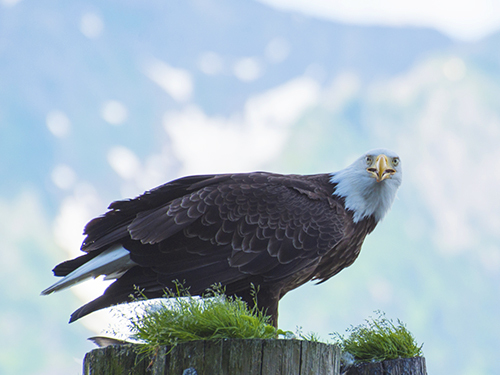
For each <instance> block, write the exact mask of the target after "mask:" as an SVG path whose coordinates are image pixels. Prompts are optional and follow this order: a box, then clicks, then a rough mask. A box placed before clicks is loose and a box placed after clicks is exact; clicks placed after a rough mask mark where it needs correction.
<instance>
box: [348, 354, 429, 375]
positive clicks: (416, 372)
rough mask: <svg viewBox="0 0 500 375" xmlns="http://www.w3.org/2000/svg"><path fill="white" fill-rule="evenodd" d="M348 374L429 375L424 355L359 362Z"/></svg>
mask: <svg viewBox="0 0 500 375" xmlns="http://www.w3.org/2000/svg"><path fill="white" fill-rule="evenodd" d="M346 375H427V368H426V366H425V358H424V357H414V358H400V359H392V360H387V361H382V362H369V363H359V364H356V365H354V366H352V367H350V368H349V369H348V371H347V372H346Z"/></svg>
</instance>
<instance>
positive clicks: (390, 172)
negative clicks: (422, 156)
mask: <svg viewBox="0 0 500 375" xmlns="http://www.w3.org/2000/svg"><path fill="white" fill-rule="evenodd" d="M402 177H403V172H402V168H401V160H400V158H399V156H398V155H397V154H396V153H395V152H393V151H390V150H386V149H375V150H371V151H368V152H367V153H365V154H364V155H363V156H361V157H360V158H359V159H357V160H356V161H355V162H354V163H352V164H351V165H350V166H348V167H347V168H345V169H342V170H341V171H338V172H335V173H332V177H331V179H330V181H331V182H332V183H335V184H337V186H336V187H335V191H334V194H335V195H338V196H341V197H343V198H344V199H345V204H346V208H348V209H349V210H351V211H353V212H354V217H353V219H354V222H356V223H357V222H358V221H360V220H362V219H364V218H366V217H369V216H372V215H373V216H374V218H375V220H376V221H377V222H379V221H380V220H381V219H382V218H383V217H384V216H385V214H386V213H387V211H389V209H390V208H391V205H392V202H393V201H394V198H396V192H397V191H398V188H399V186H400V185H401V181H402Z"/></svg>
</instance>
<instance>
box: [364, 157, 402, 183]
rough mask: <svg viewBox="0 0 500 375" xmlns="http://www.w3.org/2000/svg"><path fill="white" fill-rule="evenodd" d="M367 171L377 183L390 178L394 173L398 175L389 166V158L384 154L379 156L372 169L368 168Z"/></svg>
mask: <svg viewBox="0 0 500 375" xmlns="http://www.w3.org/2000/svg"><path fill="white" fill-rule="evenodd" d="M366 170H367V172H368V173H370V174H371V175H372V176H373V177H374V178H376V179H377V182H380V181H383V180H385V179H386V178H390V177H391V176H392V175H393V174H394V173H396V171H395V170H394V169H393V168H392V167H391V166H390V165H389V158H388V157H387V156H385V155H384V154H380V155H379V156H377V157H376V159H375V162H373V163H372V165H371V166H370V167H368V168H366Z"/></svg>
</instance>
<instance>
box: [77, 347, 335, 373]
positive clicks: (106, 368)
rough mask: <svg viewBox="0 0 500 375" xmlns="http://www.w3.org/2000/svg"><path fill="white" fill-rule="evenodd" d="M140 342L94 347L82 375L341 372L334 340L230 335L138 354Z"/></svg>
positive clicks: (86, 358)
mask: <svg viewBox="0 0 500 375" xmlns="http://www.w3.org/2000/svg"><path fill="white" fill-rule="evenodd" d="M137 349H138V347H137V346H136V345H113V346H108V347H105V348H99V349H94V350H92V351H91V352H89V353H87V355H86V356H85V360H84V366H83V373H84V375H101V374H102V375H104V374H106V375H123V374H129V375H146V374H148V375H214V374H221V375H224V374H227V375H240V374H249V375H250V374H251V375H271V374H272V375H290V374H294V375H295V374H296V375H338V374H339V369H340V349H339V347H338V346H336V345H329V344H324V343H319V342H310V341H303V340H260V339H245V340H243V339H226V340H219V341H208V340H207V341H191V342H187V343H183V344H179V345H177V346H175V347H174V348H171V350H170V351H169V349H170V348H161V349H159V350H158V352H157V353H156V354H155V355H141V354H137Z"/></svg>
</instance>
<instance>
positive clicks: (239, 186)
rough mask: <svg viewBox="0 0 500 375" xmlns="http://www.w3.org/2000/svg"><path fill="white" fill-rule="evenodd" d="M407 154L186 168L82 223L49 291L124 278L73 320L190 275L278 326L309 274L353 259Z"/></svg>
mask: <svg viewBox="0 0 500 375" xmlns="http://www.w3.org/2000/svg"><path fill="white" fill-rule="evenodd" d="M401 178H402V171H401V162H400V159H399V157H398V156H397V155H396V154H395V153H394V152H392V151H389V150H384V149H378V150H372V151H369V152H367V153H366V154H364V155H363V156H361V157H360V158H359V159H357V160H356V161H355V162H354V163H353V164H351V165H350V166H348V167H347V168H345V169H343V170H341V171H338V172H335V173H329V174H315V175H281V174H275V173H267V172H255V173H240V174H217V175H203V176H189V177H184V178H180V179H178V180H174V181H171V182H168V183H166V184H164V185H161V186H159V187H157V188H155V189H152V190H150V191H148V192H146V193H144V194H143V195H141V196H139V197H137V198H135V199H130V200H122V201H117V202H114V203H112V204H111V205H110V206H109V211H108V212H106V213H105V214H104V215H103V216H101V217H98V218H95V219H93V220H92V221H90V222H89V223H88V224H87V225H86V227H85V230H84V234H85V235H86V238H85V240H84V242H83V244H82V247H81V250H82V251H84V252H85V254H84V255H82V256H80V257H77V258H75V259H73V260H68V261H65V262H63V263H61V264H59V265H57V266H56V267H55V268H54V269H53V272H54V275H55V276H63V278H62V279H61V280H60V281H58V282H56V283H55V284H54V285H52V286H51V287H49V288H47V289H45V290H44V291H43V292H42V294H44V295H45V294H50V293H52V292H55V291H58V290H61V289H64V288H67V287H70V286H72V285H75V284H77V283H79V282H81V281H84V280H87V279H89V278H93V277H97V276H99V275H105V276H106V278H108V279H116V281H115V282H114V283H112V284H111V285H110V286H109V287H108V288H107V289H106V291H105V292H104V294H103V295H102V296H101V297H98V298H96V299H95V300H93V301H91V302H90V303H88V304H86V305H84V306H82V307H80V308H79V309H78V310H76V311H75V312H74V313H73V314H72V315H71V319H70V322H73V321H75V320H77V319H79V318H81V317H83V316H85V315H87V314H89V313H91V312H93V311H96V310H99V309H102V308H105V307H108V306H111V305H115V304H119V303H124V302H128V301H130V296H131V295H132V294H133V293H134V291H135V290H136V288H140V289H141V290H143V293H144V294H145V295H146V296H147V297H149V298H158V297H162V296H163V294H164V290H165V288H172V287H173V286H174V284H173V283H174V282H175V281H176V280H179V281H183V282H184V283H185V284H186V286H188V287H189V288H190V289H189V291H190V293H191V294H192V295H199V294H202V293H203V292H204V291H205V290H206V289H207V288H209V287H210V286H212V285H214V284H221V285H223V286H224V287H225V291H226V293H227V294H228V295H236V296H239V297H241V298H242V299H243V300H244V301H246V302H247V303H253V300H254V296H253V293H252V287H251V286H252V284H253V285H254V286H256V287H257V288H258V290H259V292H258V295H257V304H258V307H259V308H261V309H264V310H265V311H267V314H268V315H269V316H271V319H272V322H273V324H274V325H275V326H276V324H277V319H278V302H279V300H280V299H281V298H282V297H283V296H284V295H285V294H286V293H287V292H289V291H290V290H292V289H295V288H297V287H299V286H301V285H302V284H304V283H306V282H307V281H310V280H316V281H318V282H324V281H326V280H328V279H329V278H331V277H332V276H334V275H335V274H337V273H339V272H340V271H341V270H342V269H344V268H346V267H348V266H350V265H351V264H352V263H353V262H354V260H355V259H356V258H357V257H358V255H359V252H360V249H361V245H362V243H363V241H364V239H365V237H366V235H367V234H369V233H370V232H372V231H373V230H374V228H375V226H376V225H377V223H378V222H379V221H380V220H381V219H382V218H383V217H384V215H385V214H386V213H387V211H388V210H389V208H390V207H391V205H392V203H393V201H394V198H395V196H396V192H397V190H398V188H399V186H400V184H401Z"/></svg>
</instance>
